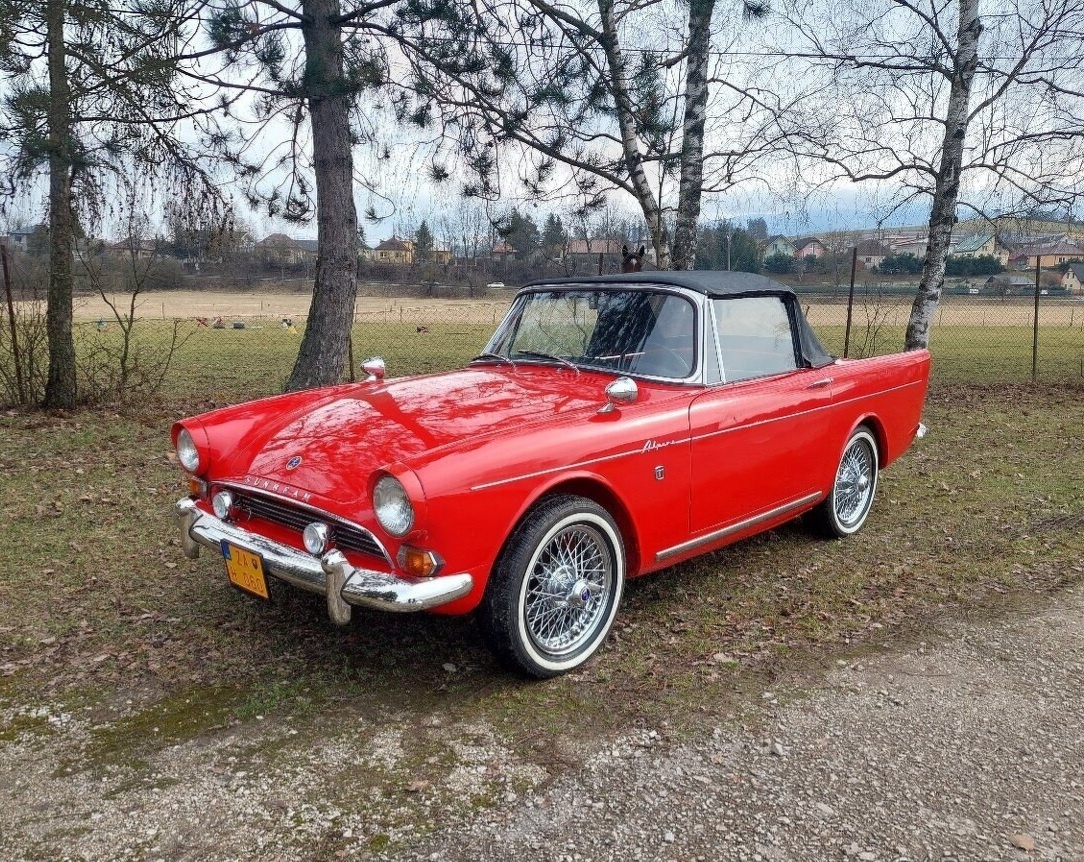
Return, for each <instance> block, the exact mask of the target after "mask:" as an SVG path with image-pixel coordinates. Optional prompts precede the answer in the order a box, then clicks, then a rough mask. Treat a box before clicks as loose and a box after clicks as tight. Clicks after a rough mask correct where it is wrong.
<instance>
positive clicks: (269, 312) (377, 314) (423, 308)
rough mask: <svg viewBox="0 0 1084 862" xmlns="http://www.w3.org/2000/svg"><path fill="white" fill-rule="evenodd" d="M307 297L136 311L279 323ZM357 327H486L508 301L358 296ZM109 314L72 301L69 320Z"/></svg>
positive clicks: (184, 301) (160, 296)
mask: <svg viewBox="0 0 1084 862" xmlns="http://www.w3.org/2000/svg"><path fill="white" fill-rule="evenodd" d="M311 301H312V296H311V294H309V293H233V292H218V291H215V292H210V291H200V290H170V291H162V292H158V293H148V294H147V295H146V296H145V298H143V299H142V300H141V301H140V303H139V307H138V314H139V316H140V317H142V318H145V319H159V320H174V319H184V318H189V319H191V318H195V317H204V318H211V319H213V318H215V317H222V318H224V319H229V318H249V319H250V318H257V317H263V318H268V319H271V320H281V319H282V318H284V317H291V318H303V317H305V316H306V315H307V314H308V312H309V305H310V303H311ZM354 307H355V318H356V320H357V322H359V323H364V322H368V321H376V322H379V321H395V320H400V319H403V320H409V321H413V320H417V319H422V318H424V319H426V320H455V321H456V322H460V323H490V322H494V315H495V314H496V320H499V319H500V316H501V314H503V312H504V309H505V308H507V307H508V301H507V300H502V299H497V300H487V299H478V300H469V299H419V298H413V297H384V296H359V297H358V299H357V302H356V303H355V306H354ZM111 317H112V311H111V310H110V308H109V306H108V305H107V304H106V303H105V301H104V300H102V298H101V297H98V296H82V297H78V298H77V299H76V301H75V319H76V320H81V321H92V320H98V319H99V318H105V319H107V320H108V319H110V318H111Z"/></svg>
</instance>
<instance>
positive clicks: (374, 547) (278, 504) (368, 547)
mask: <svg viewBox="0 0 1084 862" xmlns="http://www.w3.org/2000/svg"><path fill="white" fill-rule="evenodd" d="M233 498H234V504H235V505H236V506H237V508H239V509H241V510H242V511H243V512H246V513H247V514H248V515H249V516H250V517H253V518H260V519H261V520H264V521H270V522H271V523H273V524H279V525H280V526H283V527H288V528H290V529H291V530H296V531H297V532H299V533H300V532H302V531H303V530H304V529H305V527H307V526H308V525H309V524H311V523H312V522H313V521H317V520H323V521H324V522H325V523H326V524H327V525H328V527H330V528H331V543H332V544H333V545H334V546H335V547H337V548H339V549H340V550H346V551H357V552H358V553H359V554H369V555H370V556H373V557H379V558H380V559H386V558H385V555H384V551H383V549H382V548H381V547H380V544H379V543H378V542H377V540H376V539H375V538H374V536H373V534H372V533H370V532H369V531H368V530H366V529H363V528H362V527H355V526H353V525H351V524H343V523H341V522H339V521H336V520H335V519H333V518H330V517H328V516H326V515H321V514H320V513H319V512H315V511H312V510H310V509H302V508H299V507H297V506H292V505H290V504H289V503H287V502H285V501H283V500H276V499H274V498H272V497H264V496H263V495H261V494H253V493H251V492H248V491H236V490H235V491H234V492H233Z"/></svg>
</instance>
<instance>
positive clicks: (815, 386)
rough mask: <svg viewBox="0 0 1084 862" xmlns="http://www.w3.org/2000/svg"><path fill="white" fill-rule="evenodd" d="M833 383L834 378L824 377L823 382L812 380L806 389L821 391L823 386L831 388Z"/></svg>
mask: <svg viewBox="0 0 1084 862" xmlns="http://www.w3.org/2000/svg"><path fill="white" fill-rule="evenodd" d="M833 382H834V378H832V377H825V378H824V379H823V380H814V381H813V382H812V383H810V384H809V385H808V386H807V387H806V389H823V388H824V387H825V386H831V385H832V383H833Z"/></svg>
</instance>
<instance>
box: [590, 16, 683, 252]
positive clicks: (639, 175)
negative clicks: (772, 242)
mask: <svg viewBox="0 0 1084 862" xmlns="http://www.w3.org/2000/svg"><path fill="white" fill-rule="evenodd" d="M598 11H599V16H600V18H601V20H602V34H603V37H604V39H605V42H604V44H603V49H604V50H605V52H606V64H607V65H608V66H609V69H610V75H611V76H612V78H613V96H614V110H615V111H616V113H617V125H618V128H619V129H620V130H621V150H622V154H623V156H624V159H625V169H626V170H627V171H628V172H629V180H630V182H631V183H632V187H633V189H634V190H635V192H636V201H637V203H639V204H640V211H641V212H643V214H644V221H646V222H647V229H648V230H649V231H651V241H652V243H653V244H654V246H655V258H656V263H657V265H658V267H659V269H670V231H669V229H668V228H667V226H666V222H665V221H664V219H663V216H662V210H661V208H660V205H659V202H658V201H657V200H656V199H655V195H654V193H653V191H652V189H651V183H650V182H649V181H648V178H647V173H646V171H644V164H643V156H642V155H641V153H640V148H639V146H638V145H637V143H636V124H635V122H634V117H635V110H636V106H635V105H633V104H632V97H631V96H630V95H629V88H628V82H627V81H626V76H625V62H624V59H623V58H622V57H621V51H620V45H619V42H618V38H617V18H616V15H615V14H614V4H613V0H598Z"/></svg>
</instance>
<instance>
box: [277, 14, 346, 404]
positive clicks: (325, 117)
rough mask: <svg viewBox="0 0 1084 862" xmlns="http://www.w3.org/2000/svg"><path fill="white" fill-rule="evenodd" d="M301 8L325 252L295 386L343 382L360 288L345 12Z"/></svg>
mask: <svg viewBox="0 0 1084 862" xmlns="http://www.w3.org/2000/svg"><path fill="white" fill-rule="evenodd" d="M302 11H303V13H304V15H305V24H304V26H303V32H304V37H305V92H306V95H307V97H308V101H309V114H310V117H311V120H312V146H313V164H314V169H315V174H316V238H317V244H318V246H319V252H318V255H317V258H316V279H315V283H314V285H313V291H312V305H311V306H310V308H309V319H308V324H307V325H306V327H305V337H304V338H303V339H302V341H301V349H300V351H299V352H298V355H297V362H296V363H295V364H294V370H293V372H292V373H291V374H290V379H289V382H288V383H287V384H286V388H287V390H289V391H295V390H298V389H310V388H312V387H314V386H327V385H330V384H334V383H338V382H340V380H341V379H342V374H343V368H344V366H345V363H346V356H347V351H348V346H349V340H350V328H351V325H352V324H353V322H354V301H355V300H356V299H357V291H358V282H357V249H356V248H355V238H356V237H357V229H358V218H357V211H356V210H355V208H354V162H353V153H352V151H351V135H350V93H351V89H350V86H349V83H348V82H347V81H346V79H345V76H344V75H343V52H342V39H341V35H340V28H339V27H338V26H337V25H334V24H332V23H331V22H332V19H333V18H335V17H336V16H338V14H339V2H338V0H304V2H303V4H302Z"/></svg>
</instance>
